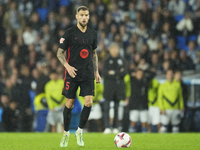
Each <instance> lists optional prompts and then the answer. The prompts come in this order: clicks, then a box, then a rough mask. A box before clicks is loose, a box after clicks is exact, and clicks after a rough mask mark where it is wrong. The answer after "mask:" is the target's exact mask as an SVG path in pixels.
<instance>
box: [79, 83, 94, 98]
mask: <svg viewBox="0 0 200 150" xmlns="http://www.w3.org/2000/svg"><path fill="white" fill-rule="evenodd" d="M94 90H95V89H94V80H85V81H82V82H80V96H83V97H85V96H94Z"/></svg>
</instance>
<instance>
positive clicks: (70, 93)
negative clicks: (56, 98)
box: [62, 79, 79, 99]
mask: <svg viewBox="0 0 200 150" xmlns="http://www.w3.org/2000/svg"><path fill="white" fill-rule="evenodd" d="M78 86H79V82H76V81H72V80H71V79H66V80H65V81H64V87H63V92H62V94H63V95H64V96H65V97H66V98H67V99H75V97H76V91H77V89H78Z"/></svg>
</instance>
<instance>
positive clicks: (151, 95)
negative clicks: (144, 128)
mask: <svg viewBox="0 0 200 150" xmlns="http://www.w3.org/2000/svg"><path fill="white" fill-rule="evenodd" d="M159 85H160V84H159V82H158V81H157V80H156V79H152V80H151V82H150V83H149V89H148V107H149V109H148V115H149V118H148V124H149V125H150V129H149V130H150V131H151V132H160V109H159V107H158V88H159Z"/></svg>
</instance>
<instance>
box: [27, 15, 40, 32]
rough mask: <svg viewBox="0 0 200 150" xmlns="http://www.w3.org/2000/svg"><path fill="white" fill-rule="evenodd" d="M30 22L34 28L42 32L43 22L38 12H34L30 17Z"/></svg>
mask: <svg viewBox="0 0 200 150" xmlns="http://www.w3.org/2000/svg"><path fill="white" fill-rule="evenodd" d="M29 23H30V25H31V27H32V29H33V30H35V31H37V32H40V28H41V27H42V22H41V21H40V18H39V14H38V12H33V13H32V14H31V16H30V18H29Z"/></svg>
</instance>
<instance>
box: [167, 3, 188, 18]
mask: <svg viewBox="0 0 200 150" xmlns="http://www.w3.org/2000/svg"><path fill="white" fill-rule="evenodd" d="M168 8H169V10H170V11H171V12H172V14H173V15H174V16H177V15H183V14H184V12H185V10H186V4H185V1H182V0H170V1H169V3H168Z"/></svg>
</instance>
